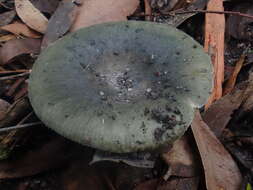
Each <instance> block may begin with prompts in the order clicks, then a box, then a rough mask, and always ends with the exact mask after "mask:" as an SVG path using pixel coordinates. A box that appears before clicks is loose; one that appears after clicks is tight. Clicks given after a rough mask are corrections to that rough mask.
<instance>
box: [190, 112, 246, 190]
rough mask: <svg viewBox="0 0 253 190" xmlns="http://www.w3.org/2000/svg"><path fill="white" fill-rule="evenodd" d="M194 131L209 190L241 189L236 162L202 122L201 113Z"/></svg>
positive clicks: (240, 179) (197, 114) (194, 125)
mask: <svg viewBox="0 0 253 190" xmlns="http://www.w3.org/2000/svg"><path fill="white" fill-rule="evenodd" d="M192 131H193V135H194V138H195V140H196V143H197V146H198V150H199V152H200V156H201V159H202V163H203V166H204V171H205V179H206V186H207V189H208V190H214V189H215V190H216V189H217V190H221V189H222V190H223V189H224V190H226V189H229V190H238V189H240V185H241V182H242V177H241V174H240V171H239V169H238V167H237V165H236V163H235V161H234V160H233V158H232V157H231V155H230V154H229V153H228V152H227V151H226V149H225V148H224V147H223V145H222V144H221V143H220V141H219V140H218V139H217V138H216V137H215V135H214V134H213V133H212V132H211V130H210V129H209V127H208V126H207V125H206V124H205V122H204V121H203V120H202V118H201V116H200V113H199V111H197V112H196V114H195V118H194V120H193V122H192Z"/></svg>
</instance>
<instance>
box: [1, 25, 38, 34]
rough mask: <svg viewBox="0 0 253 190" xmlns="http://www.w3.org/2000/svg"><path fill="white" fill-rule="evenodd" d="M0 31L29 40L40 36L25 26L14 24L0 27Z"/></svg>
mask: <svg viewBox="0 0 253 190" xmlns="http://www.w3.org/2000/svg"><path fill="white" fill-rule="evenodd" d="M0 29H1V30H5V31H8V32H11V33H13V34H15V35H17V36H20V35H21V36H26V37H30V38H40V37H41V35H40V34H38V33H36V32H34V31H32V30H31V29H30V28H29V27H27V26H26V25H25V24H22V23H19V22H15V23H13V24H8V25H5V26H2V27H0Z"/></svg>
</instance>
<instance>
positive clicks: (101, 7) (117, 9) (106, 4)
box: [71, 0, 139, 31]
mask: <svg viewBox="0 0 253 190" xmlns="http://www.w3.org/2000/svg"><path fill="white" fill-rule="evenodd" d="M138 5H139V0H120V1H119V0H107V1H103V0H83V1H82V4H81V5H80V6H78V7H77V17H76V20H75V22H74V24H73V26H72V27H71V31H75V30H77V29H79V28H83V27H87V26H90V25H94V24H100V23H104V22H113V21H123V20H127V16H129V15H131V14H132V13H133V12H134V11H135V9H136V8H137V6H138Z"/></svg>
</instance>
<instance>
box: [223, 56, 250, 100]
mask: <svg viewBox="0 0 253 190" xmlns="http://www.w3.org/2000/svg"><path fill="white" fill-rule="evenodd" d="M245 57H246V56H245V55H244V54H243V55H242V56H241V57H240V59H239V60H238V61H237V63H236V65H235V68H234V71H233V73H232V75H231V76H230V78H229V79H228V81H227V82H226V84H225V87H224V90H223V95H226V94H228V93H230V92H231V91H232V90H233V88H234V87H235V82H236V79H237V76H238V74H239V72H240V71H241V68H242V66H243V63H244V61H245Z"/></svg>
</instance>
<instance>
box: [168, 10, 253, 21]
mask: <svg viewBox="0 0 253 190" xmlns="http://www.w3.org/2000/svg"><path fill="white" fill-rule="evenodd" d="M187 13H213V14H230V15H237V16H242V17H247V18H250V19H253V15H249V14H245V13H241V12H235V11H208V10H192V11H179V12H175V13H172V14H187Z"/></svg>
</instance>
